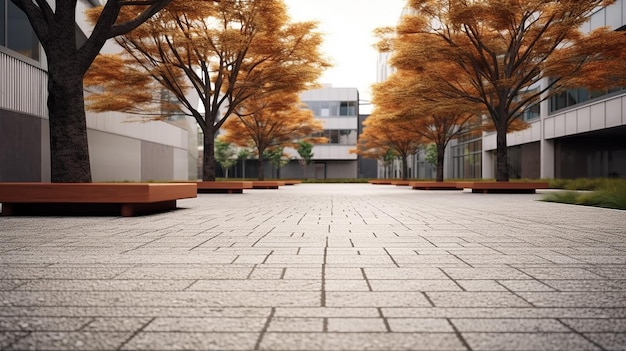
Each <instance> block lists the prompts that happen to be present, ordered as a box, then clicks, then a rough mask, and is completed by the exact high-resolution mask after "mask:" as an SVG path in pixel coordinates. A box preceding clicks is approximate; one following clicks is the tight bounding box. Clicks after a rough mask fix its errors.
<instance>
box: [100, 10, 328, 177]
mask: <svg viewBox="0 0 626 351" xmlns="http://www.w3.org/2000/svg"><path fill="white" fill-rule="evenodd" d="M315 28H316V24H315V23H313V22H299V23H291V22H290V21H289V17H288V16H287V12H286V9H285V5H284V3H283V2H282V1H281V0H248V1H241V0H220V1H211V0H175V1H173V2H172V3H171V4H170V5H169V6H168V7H167V8H166V9H165V10H163V11H162V12H160V13H159V14H158V16H155V17H154V18H153V19H152V20H150V21H148V22H146V23H145V24H144V25H142V26H141V27H139V28H137V29H136V30H135V31H133V32H132V33H129V34H127V35H125V36H122V37H119V38H118V40H117V41H118V43H119V44H120V45H121V46H122V47H123V48H124V51H123V52H122V53H121V54H120V55H119V56H118V57H117V58H110V57H104V56H103V57H102V60H101V61H100V60H97V61H96V63H95V64H94V69H93V71H92V72H90V81H89V82H90V84H91V85H93V86H94V87H97V88H98V89H96V90H104V93H97V91H96V94H94V95H93V97H92V98H91V100H90V104H91V105H90V106H91V107H92V108H93V109H94V110H96V111H106V110H117V111H125V112H131V113H132V112H134V113H139V114H142V113H143V114H152V115H153V118H157V119H160V118H163V115H164V113H162V112H163V111H164V110H165V111H170V110H172V109H176V108H178V109H179V110H180V111H181V112H182V113H184V114H187V115H189V116H193V117H194V118H195V120H196V121H197V123H198V125H199V126H200V128H201V130H202V132H203V135H204V140H203V145H204V152H203V162H202V163H203V166H202V167H203V169H202V179H203V180H215V154H214V143H215V137H216V135H217V133H218V131H219V129H220V128H221V127H222V125H223V124H224V123H225V122H226V121H227V120H228V119H229V117H230V116H231V115H232V114H233V113H234V112H235V111H236V110H237V109H238V107H239V105H241V104H242V103H243V102H244V101H246V100H247V99H249V98H250V97H251V96H252V95H253V94H257V93H258V92H259V91H260V90H262V91H266V92H267V91H272V90H281V91H302V90H306V89H309V88H310V87H312V82H314V81H315V80H316V79H317V78H318V76H319V75H320V74H321V70H322V69H323V68H325V67H327V66H328V64H327V63H326V61H325V60H324V59H323V58H322V57H321V55H320V53H319V51H318V47H319V45H320V44H321V35H320V34H319V33H317V32H315ZM107 61H108V62H107ZM116 61H117V62H120V63H122V64H123V65H124V66H125V67H126V68H125V72H127V73H128V75H127V74H118V75H116V76H115V77H112V76H111V73H112V72H113V71H112V70H111V69H110V67H111V65H118V63H116ZM137 73H138V74H140V75H143V76H147V77H150V78H151V80H149V82H143V80H142V79H140V78H137V79H133V80H132V81H131V82H132V83H133V84H136V85H134V86H131V85H130V84H129V83H128V82H127V79H128V77H135V74H137ZM125 90H133V92H131V94H129V95H127V96H123V95H120V94H119V92H120V91H125ZM164 90H166V91H167V92H168V94H167V95H169V96H171V97H172V99H170V100H169V101H168V100H167V99H165V100H166V101H164V99H163V96H164V94H163V93H162V92H163V91H164ZM198 98H199V101H200V104H199V105H200V106H198V103H197V99H198ZM172 102H176V104H177V105H178V107H175V106H174V105H176V104H172ZM166 114H167V113H165V115H166Z"/></svg>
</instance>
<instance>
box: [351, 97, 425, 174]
mask: <svg viewBox="0 0 626 351" xmlns="http://www.w3.org/2000/svg"><path fill="white" fill-rule="evenodd" d="M411 123H412V122H411V121H409V120H401V119H396V120H394V121H393V122H390V121H389V118H388V116H387V115H386V114H385V112H384V111H383V110H381V108H380V107H378V106H377V107H376V108H375V109H374V111H372V114H371V115H370V116H369V117H368V118H367V119H366V120H365V121H364V122H363V126H364V127H363V133H362V134H361V135H360V136H359V140H358V143H357V148H356V149H354V150H351V152H354V153H357V154H359V155H361V156H363V157H367V158H373V159H381V160H384V159H386V158H388V157H389V155H390V154H391V155H393V156H395V157H398V158H399V159H400V161H401V163H402V172H401V173H402V179H407V178H408V163H407V158H408V157H409V156H410V155H413V154H415V153H417V152H418V151H419V149H420V147H421V146H422V145H423V143H424V139H423V138H422V137H421V136H420V135H419V134H416V133H415V132H414V128H411Z"/></svg>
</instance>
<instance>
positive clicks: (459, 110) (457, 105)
mask: <svg viewBox="0 0 626 351" xmlns="http://www.w3.org/2000/svg"><path fill="white" fill-rule="evenodd" d="M435 67H436V65H435ZM436 84H437V82H433V81H432V78H431V73H430V71H423V72H415V71H407V70H399V71H397V72H396V73H394V74H393V75H391V76H390V77H389V78H388V79H387V80H386V81H385V82H382V83H378V84H376V85H374V86H373V99H372V103H373V104H374V105H376V110H375V111H376V117H377V118H378V119H380V122H381V123H388V124H398V126H399V127H401V129H402V131H401V132H400V133H402V134H401V135H402V139H400V140H404V138H410V137H411V136H413V138H415V140H416V141H419V143H420V144H422V143H429V142H430V143H434V144H435V147H436V150H437V162H436V170H437V176H436V180H437V181H438V182H442V181H443V175H444V173H443V168H444V158H445V150H446V147H447V145H448V143H449V142H450V141H451V140H452V139H455V138H457V137H459V136H460V135H463V134H465V133H468V132H470V131H473V130H476V129H477V128H479V127H480V120H479V118H477V115H476V114H477V112H478V111H479V110H478V109H477V106H476V104H473V103H469V102H467V101H464V100H462V99H458V98H450V97H447V96H445V95H444V94H439V93H438V91H437V90H436ZM366 121H367V120H366ZM390 128H393V127H390ZM389 137H390V138H392V139H393V138H397V137H396V136H394V135H393V134H392V135H390V136H389ZM395 142H396V143H398V142H399V141H395ZM403 168H404V167H403Z"/></svg>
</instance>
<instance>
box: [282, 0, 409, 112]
mask: <svg viewBox="0 0 626 351" xmlns="http://www.w3.org/2000/svg"><path fill="white" fill-rule="evenodd" d="M284 1H285V4H286V5H287V7H288V9H289V14H290V16H291V18H292V20H293V21H310V20H313V21H318V22H319V27H318V30H319V31H320V32H321V33H323V34H324V45H323V47H322V51H323V52H324V54H325V56H326V57H328V58H329V59H330V60H331V62H332V63H333V65H334V67H333V68H330V69H328V70H326V71H325V73H324V75H323V76H322V77H321V78H320V83H323V84H332V86H333V87H336V88H344V87H356V88H357V89H359V94H360V98H361V100H369V99H370V97H371V92H370V85H372V84H373V83H375V82H376V59H377V57H378V54H377V52H376V50H375V49H374V48H373V47H372V45H373V44H374V43H375V42H376V39H375V38H374V35H373V31H374V29H375V28H378V27H384V26H395V25H396V24H397V22H398V19H399V18H400V13H401V12H402V8H403V6H404V4H405V0H314V1H311V0H284ZM367 111H368V109H367V108H366V106H363V107H362V111H361V113H363V112H367Z"/></svg>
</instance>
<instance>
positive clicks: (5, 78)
mask: <svg viewBox="0 0 626 351" xmlns="http://www.w3.org/2000/svg"><path fill="white" fill-rule="evenodd" d="M0 77H2V79H0V109H4V110H11V111H16V112H21V113H25V114H30V115H34V116H39V117H45V118H47V117H48V108H47V105H46V100H47V98H48V88H47V85H48V75H47V72H46V71H44V70H42V69H41V68H38V67H34V66H32V65H30V64H28V63H26V62H24V61H21V60H19V59H17V58H15V57H12V56H9V55H7V54H6V53H4V52H2V51H0Z"/></svg>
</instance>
